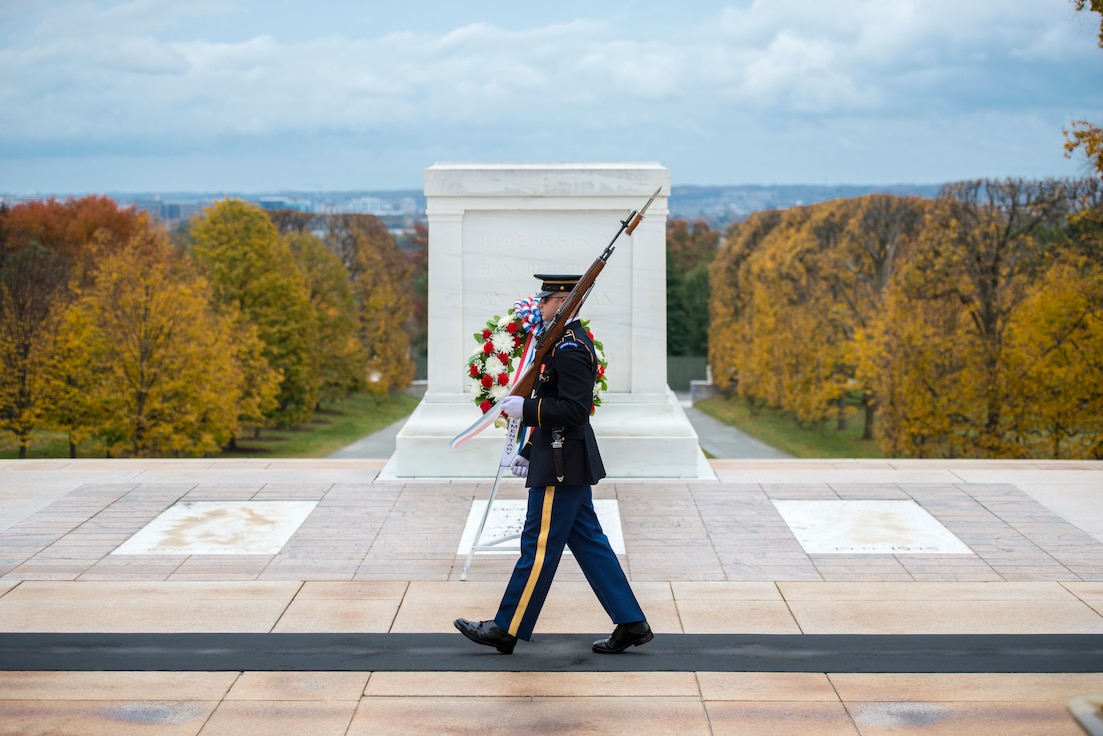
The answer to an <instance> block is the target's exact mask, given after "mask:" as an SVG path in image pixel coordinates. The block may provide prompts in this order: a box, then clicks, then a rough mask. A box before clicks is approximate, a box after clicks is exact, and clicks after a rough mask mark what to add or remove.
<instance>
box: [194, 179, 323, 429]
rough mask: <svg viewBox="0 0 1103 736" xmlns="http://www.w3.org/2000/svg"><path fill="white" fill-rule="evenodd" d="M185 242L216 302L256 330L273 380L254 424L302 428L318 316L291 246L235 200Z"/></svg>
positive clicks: (312, 402)
mask: <svg viewBox="0 0 1103 736" xmlns="http://www.w3.org/2000/svg"><path fill="white" fill-rule="evenodd" d="M191 235H192V240H193V245H192V248H193V251H194V254H195V258H196V260H197V262H198V263H199V266H200V268H201V270H202V272H203V273H204V274H205V275H206V276H207V278H208V279H209V281H210V283H211V287H212V290H213V293H214V298H215V301H216V303H217V304H219V305H220V307H221V308H222V309H223V310H226V312H227V313H228V314H233V315H240V317H238V318H240V319H241V320H243V321H244V322H245V323H248V324H249V325H251V326H252V327H253V328H255V330H256V335H257V336H258V337H259V338H260V341H261V343H262V344H263V346H264V357H265V358H266V360H267V361H268V364H269V366H270V367H271V368H272V369H273V370H274V371H276V372H277V373H278V374H279V376H280V390H279V394H278V396H277V405H276V407H275V408H274V409H273V410H272V411H270V412H268V414H267V416H265V417H264V418H263V420H262V422H260V425H263V424H279V425H283V426H295V425H297V424H300V423H302V422H306V421H308V420H309V419H310V418H311V417H312V416H313V414H314V410H315V408H316V406H317V403H318V396H319V390H320V387H321V376H320V369H319V356H318V346H317V343H316V339H317V317H316V314H315V312H314V309H313V307H312V305H311V302H310V292H309V286H308V284H307V280H306V278H305V277H304V275H303V273H302V272H301V270H300V269H299V266H298V264H297V263H296V261H295V258H294V255H293V254H292V252H291V248H290V246H289V245H288V244H287V242H285V241H284V240H281V238H280V236H279V233H278V232H277V231H276V228H275V226H274V225H273V224H272V222H271V220H270V219H269V218H268V216H267V215H266V214H265V213H264V212H263V211H262V210H261V209H260V208H259V207H256V206H255V205H251V204H248V203H246V202H243V201H241V200H236V199H226V200H222V201H220V202H216V203H215V204H214V205H213V206H211V207H209V208H208V209H207V210H206V211H204V213H203V214H202V216H201V217H199V218H197V219H196V220H195V221H194V222H193V223H192V225H191ZM260 425H258V426H260Z"/></svg>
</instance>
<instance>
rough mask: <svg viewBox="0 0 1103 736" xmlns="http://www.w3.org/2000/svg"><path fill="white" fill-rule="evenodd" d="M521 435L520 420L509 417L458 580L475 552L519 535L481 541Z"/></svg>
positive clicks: (491, 548)
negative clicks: (499, 452)
mask: <svg viewBox="0 0 1103 736" xmlns="http://www.w3.org/2000/svg"><path fill="white" fill-rule="evenodd" d="M521 437H522V426H521V420H520V419H510V420H509V426H508V427H507V428H506V445H505V447H504V448H502V459H501V461H500V462H499V463H498V474H497V475H495V476H494V485H493V486H491V488H490V497H489V498H488V499H487V501H486V508H485V509H483V518H482V519H480V520H479V528H478V530H477V531H476V532H475V538H474V539H472V540H471V549H470V550H468V552H467V562H465V563H464V564H463V572H461V573H460V580H467V570H468V568H470V567H471V560H472V559H473V558H474V557H475V553H476V552H496V551H497V550H498V545H499V544H502V543H504V542H509V541H512V540H514V539H520V537H521V535H520V533H518V534H509V535H507V536H504V537H497V538H495V539H490V540H488V541H487V542H485V543H483V541H482V540H483V529H484V528H485V527H486V520H487V517H489V516H490V509H491V508H493V507H494V498H495V497H496V496H497V495H498V484H499V483H501V481H502V471H504V470H505V469H506V468H508V467H509V466H510V465H511V464H512V463H513V458H514V457H516V455H517V451H518V450H519V449H520V448H521V441H520V440H521Z"/></svg>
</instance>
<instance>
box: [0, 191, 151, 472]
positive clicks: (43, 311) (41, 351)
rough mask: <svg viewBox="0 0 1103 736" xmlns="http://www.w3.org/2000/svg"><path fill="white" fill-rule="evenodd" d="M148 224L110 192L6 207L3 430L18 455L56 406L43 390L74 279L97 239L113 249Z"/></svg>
mask: <svg viewBox="0 0 1103 736" xmlns="http://www.w3.org/2000/svg"><path fill="white" fill-rule="evenodd" d="M144 226H145V220H144V216H140V215H138V213H137V212H136V211H135V210H134V209H133V208H128V209H121V208H119V207H118V205H116V204H115V203H114V202H113V201H112V200H110V199H108V198H107V197H83V198H80V199H72V198H70V199H67V200H65V201H59V200H56V199H48V200H44V201H30V202H23V203H20V204H17V205H15V206H14V207H11V208H8V207H3V208H0V431H5V430H6V431H8V432H10V433H11V434H12V435H14V437H15V439H16V444H17V446H18V455H19V457H21V458H23V457H26V454H27V446H28V444H29V442H30V441H31V439H32V437H33V436H34V433H35V431H36V430H38V429H42V423H43V421H44V419H43V417H44V415H45V413H46V412H47V411H49V409H50V407H49V406H48V405H47V404H48V398H47V397H46V395H45V393H44V388H45V386H46V385H47V383H48V381H49V377H48V370H49V365H50V362H51V360H52V355H51V352H52V350H53V346H54V343H55V340H56V337H57V334H56V330H57V326H58V314H59V313H60V312H61V311H62V310H63V309H64V308H65V306H66V305H67V304H68V303H69V302H70V301H71V300H72V292H71V289H70V283H71V282H76V283H79V282H80V281H81V280H82V279H83V278H85V276H84V275H85V274H87V273H88V271H89V269H90V262H91V246H92V244H93V243H94V242H98V243H100V244H101V247H103V248H105V249H110V247H111V246H112V244H115V243H120V242H125V240H126V239H127V238H129V237H130V235H131V234H132V233H134V232H136V231H137V230H138V229H139V228H141V227H144ZM70 452H71V453H74V452H75V448H74V447H73V444H72V438H71V439H70Z"/></svg>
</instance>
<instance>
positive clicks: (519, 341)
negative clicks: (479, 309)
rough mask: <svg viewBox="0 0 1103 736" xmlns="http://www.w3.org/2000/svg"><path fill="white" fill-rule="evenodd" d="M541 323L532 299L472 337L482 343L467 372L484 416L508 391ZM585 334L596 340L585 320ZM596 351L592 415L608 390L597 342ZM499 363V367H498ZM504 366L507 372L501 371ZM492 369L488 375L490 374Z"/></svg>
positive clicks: (469, 363)
mask: <svg viewBox="0 0 1103 736" xmlns="http://www.w3.org/2000/svg"><path fill="white" fill-rule="evenodd" d="M541 324H542V320H541V315H540V311H539V308H538V306H537V301H536V299H534V298H533V297H527V298H526V299H523V300H518V302H517V303H515V304H514V308H513V309H510V310H509V312H508V314H507V315H506V317H505V318H500V317H498V316H497V315H495V316H494V318H493V319H490V320H488V321H487V323H486V327H485V328H484V329H482V330H480V331H478V332H476V333H474V335H473V337H474V338H475V341H476V342H478V343H480V349H479V351H478V352H476V353H475V354H474V355H472V356H471V357H470V358H469V359H468V367H467V373H468V376H469V377H470V379H471V382H472V388H473V389H474V393H475V397H474V398H475V403H476V404H477V405H478V407H479V409H481V410H482V412H483V413H484V414H485V413H486V412H488V411H490V410H491V409H492V408H493V407H494V405H495V404H496V403H497V402H498V401H499V400H500V399H501V398H503V397H504V396H505V395H506V394H508V392H509V388H508V386H509V381H510V374H511V373H513V370H514V365H515V363H516V361H517V359H518V358H519V357H520V355H521V348H522V347H523V346H524V344H525V336H526V334H528V333H530V332H532V331H533V330H536V331H537V332H538V331H539V330H540V328H541ZM582 326H583V329H585V330H586V334H587V335H589V336H590V339H591V340H594V334H593V332H591V331H590V329H589V326H588V324H587V322H586V320H583V322H582ZM594 347H595V348H596V349H597V358H598V368H597V374H596V376H595V377H594V398H593V403H592V404H591V407H590V413H591V414H593V413H594V409H595V408H596V407H598V406H600V405H601V392H602V391H603V390H604V389H605V388H606V387H607V379H606V377H605V366H606V362H605V352H604V346H603V345H602V344H601V343H600V342H598V341H597V340H594ZM499 364H500V365H499ZM502 367H504V368H505V370H504V371H503V370H502ZM488 369H489V372H488Z"/></svg>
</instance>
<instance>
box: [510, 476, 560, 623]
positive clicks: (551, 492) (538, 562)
mask: <svg viewBox="0 0 1103 736" xmlns="http://www.w3.org/2000/svg"><path fill="white" fill-rule="evenodd" d="M554 498H555V486H547V487H545V488H544V507H543V508H542V509H541V512H540V535H539V536H538V537H537V538H536V557H535V559H533V561H532V570H530V571H529V579H528V581H527V582H526V583H525V589H524V591H523V592H522V593H521V600H520V601H518V602H517V610H515V611H514V612H513V620H511V621H510V622H509V635H510V636H517V630H518V629H520V628H521V619H523V618H524V617H525V611H526V610H527V609H528V607H529V599H530V598H532V591H533V590H534V589H535V588H536V583H537V581H538V580H540V571H541V570H543V569H544V554H545V553H546V552H547V550H548V534H549V533H551V517H552V500H553V499H554Z"/></svg>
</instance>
